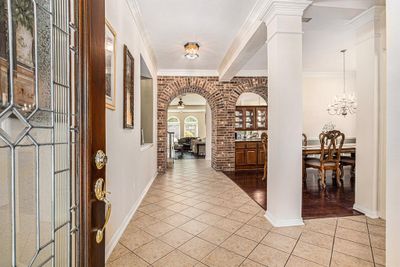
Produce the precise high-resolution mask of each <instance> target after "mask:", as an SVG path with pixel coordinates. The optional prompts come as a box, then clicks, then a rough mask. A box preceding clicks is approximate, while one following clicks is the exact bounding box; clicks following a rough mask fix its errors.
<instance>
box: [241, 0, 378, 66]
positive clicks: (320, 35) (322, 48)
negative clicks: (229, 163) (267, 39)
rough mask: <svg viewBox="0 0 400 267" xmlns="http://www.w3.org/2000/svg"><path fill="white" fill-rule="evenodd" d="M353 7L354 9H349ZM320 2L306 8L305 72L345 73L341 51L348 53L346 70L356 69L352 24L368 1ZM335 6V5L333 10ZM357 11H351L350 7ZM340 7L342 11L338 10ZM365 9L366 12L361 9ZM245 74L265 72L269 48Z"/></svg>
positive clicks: (254, 60) (261, 52)
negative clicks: (308, 20)
mask: <svg viewBox="0 0 400 267" xmlns="http://www.w3.org/2000/svg"><path fill="white" fill-rule="evenodd" d="M351 2H353V3H352V5H350V4H351ZM359 2H360V1H351V0H319V1H314V3H313V4H312V5H311V6H310V7H309V8H307V10H306V11H305V12H304V17H306V18H311V21H310V22H308V23H303V30H304V35H303V69H304V71H306V72H336V71H341V70H342V56H341V53H340V50H342V49H347V50H348V51H347V55H346V59H347V60H346V61H347V69H348V70H354V68H355V54H354V44H355V32H354V29H353V28H352V27H351V25H349V22H350V21H351V20H352V19H353V18H355V17H356V16H357V15H359V14H361V13H362V12H363V11H364V10H365V9H366V8H368V7H369V5H368V4H367V3H368V2H370V1H369V0H363V3H364V4H365V5H363V6H362V5H361V3H359ZM333 4H335V5H334V6H333ZM349 5H350V6H351V7H357V8H348V6H349ZM337 6H340V7H337ZM360 7H363V8H360ZM243 69H244V70H266V69H267V48H266V45H265V46H264V47H262V48H261V49H260V50H259V51H258V52H257V53H256V54H255V55H254V56H253V57H252V58H251V59H250V60H249V62H248V63H247V64H246V65H245V66H244V67H243Z"/></svg>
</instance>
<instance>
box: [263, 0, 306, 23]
mask: <svg viewBox="0 0 400 267" xmlns="http://www.w3.org/2000/svg"><path fill="white" fill-rule="evenodd" d="M311 4H312V1H309V0H268V1H267V4H266V7H265V10H264V15H263V20H264V21H265V23H266V24H267V25H268V24H269V22H270V21H271V20H272V19H273V18H274V17H275V16H277V15H286V16H303V12H304V10H305V9H306V8H307V7H308V6H309V5H311Z"/></svg>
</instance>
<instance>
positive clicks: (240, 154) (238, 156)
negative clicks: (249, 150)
mask: <svg viewBox="0 0 400 267" xmlns="http://www.w3.org/2000/svg"><path fill="white" fill-rule="evenodd" d="M245 151H246V150H245V149H236V152H235V161H236V166H243V165H246V153H245Z"/></svg>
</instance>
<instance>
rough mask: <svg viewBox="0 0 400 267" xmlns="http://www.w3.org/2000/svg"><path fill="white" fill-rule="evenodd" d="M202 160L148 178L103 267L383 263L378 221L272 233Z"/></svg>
mask: <svg viewBox="0 0 400 267" xmlns="http://www.w3.org/2000/svg"><path fill="white" fill-rule="evenodd" d="M263 215H264V210H263V209H262V208H260V207H259V206H258V205H257V204H256V203H255V202H254V201H253V200H251V199H250V198H249V197H248V196H247V195H246V194H245V193H244V192H243V191H242V190H241V189H240V188H239V187H237V186H236V185H235V184H234V183H233V182H232V181H231V180H230V179H229V178H227V177H226V176H225V175H224V174H222V173H220V172H216V171H214V170H213V169H212V168H210V167H208V166H207V162H206V161H204V160H182V161H177V162H176V163H175V168H174V169H173V170H170V171H169V172H168V173H166V174H165V175H162V176H159V177H157V178H156V180H155V181H154V183H153V185H152V186H151V188H150V190H149V192H148V193H147V195H146V197H145V198H144V200H143V202H142V204H141V205H140V207H139V209H138V211H137V212H136V213H135V215H134V216H133V218H132V220H131V222H130V223H129V225H128V227H127V229H126V230H125V232H124V234H123V236H122V238H121V239H120V242H119V243H118V245H117V246H116V247H115V249H114V251H113V252H112V255H111V256H110V258H109V259H108V262H107V266H108V267H115V266H163V267H169V266H171V267H179V266H221V267H222V266H223V267H225V266H226V267H231V266H293V267H301V266H307V267H308V266H310V267H312V266H341V267H342V266H363V267H364V266H384V265H385V221H383V220H380V219H370V218H367V217H365V216H354V217H345V218H328V219H315V220H307V221H305V225H304V226H301V227H285V228H274V227H272V225H271V224H270V223H269V222H268V221H267V220H266V219H265V218H264V217H263Z"/></svg>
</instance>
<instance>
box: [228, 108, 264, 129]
mask: <svg viewBox="0 0 400 267" xmlns="http://www.w3.org/2000/svg"><path fill="white" fill-rule="evenodd" d="M267 123H268V122H267V107H266V106H238V107H236V111H235V129H236V130H239V131H240V130H241V131H247V130H250V131H251V130H266V129H267Z"/></svg>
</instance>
